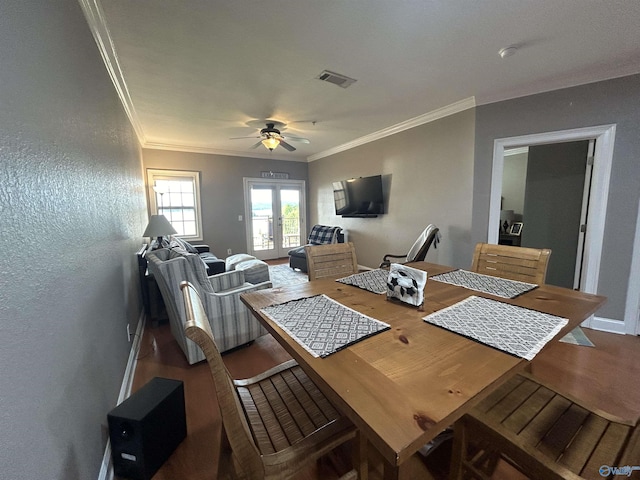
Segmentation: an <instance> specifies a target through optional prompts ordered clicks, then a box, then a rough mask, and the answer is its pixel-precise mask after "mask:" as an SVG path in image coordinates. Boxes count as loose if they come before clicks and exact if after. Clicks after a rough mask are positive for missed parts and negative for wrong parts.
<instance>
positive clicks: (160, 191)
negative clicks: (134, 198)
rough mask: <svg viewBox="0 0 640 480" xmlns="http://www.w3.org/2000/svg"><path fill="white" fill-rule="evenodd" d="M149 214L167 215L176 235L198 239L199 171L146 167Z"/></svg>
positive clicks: (199, 222) (199, 218)
mask: <svg viewBox="0 0 640 480" xmlns="http://www.w3.org/2000/svg"><path fill="white" fill-rule="evenodd" d="M147 182H148V186H149V205H150V209H151V213H152V214H154V215H155V214H157V215H164V216H165V217H167V219H168V220H169V222H171V225H173V228H175V229H176V231H177V232H178V235H179V236H180V237H183V238H184V239H186V240H202V216H201V213H200V174H199V172H189V171H180V170H152V169H148V170H147Z"/></svg>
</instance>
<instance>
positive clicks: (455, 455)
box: [449, 418, 467, 480]
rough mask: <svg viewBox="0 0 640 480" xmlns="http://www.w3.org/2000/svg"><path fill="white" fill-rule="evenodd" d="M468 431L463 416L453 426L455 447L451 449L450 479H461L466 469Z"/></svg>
mask: <svg viewBox="0 0 640 480" xmlns="http://www.w3.org/2000/svg"><path fill="white" fill-rule="evenodd" d="M466 436H467V432H466V429H465V428H464V419H463V418H461V419H460V420H458V421H457V422H456V423H455V425H454V426H453V447H452V450H451V467H450V469H449V480H461V479H462V478H463V476H462V473H463V471H464V468H463V463H464V461H465V456H466V453H467V452H466V450H467V445H466V443H467V441H466Z"/></svg>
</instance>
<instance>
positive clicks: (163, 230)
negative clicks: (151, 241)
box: [142, 215, 178, 248]
mask: <svg viewBox="0 0 640 480" xmlns="http://www.w3.org/2000/svg"><path fill="white" fill-rule="evenodd" d="M176 233H178V232H176V229H175V228H173V226H171V224H170V223H169V220H167V217H165V216H164V215H151V217H149V224H148V225H147V228H146V229H145V230H144V233H143V234H142V236H143V237H149V238H152V237H157V239H158V240H157V241H158V246H157V248H160V247H161V245H162V237H163V236H164V235H175V234H176Z"/></svg>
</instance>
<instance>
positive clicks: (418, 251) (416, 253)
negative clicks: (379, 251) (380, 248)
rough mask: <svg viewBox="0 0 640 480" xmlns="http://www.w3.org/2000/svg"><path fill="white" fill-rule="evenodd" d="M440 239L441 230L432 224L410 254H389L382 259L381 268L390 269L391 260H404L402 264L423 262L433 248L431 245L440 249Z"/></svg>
mask: <svg viewBox="0 0 640 480" xmlns="http://www.w3.org/2000/svg"><path fill="white" fill-rule="evenodd" d="M440 237H441V235H440V229H439V228H438V227H436V226H435V225H434V224H432V223H431V224H429V225H427V228H425V229H424V230H423V231H422V233H421V234H420V236H419V237H418V239H417V240H416V241H415V242H414V243H413V245H412V246H411V248H410V249H409V252H407V253H405V254H404V255H396V254H391V253H387V254H386V255H385V256H384V257H383V258H382V263H380V268H389V266H390V265H391V260H390V259H391V258H401V259H402V258H403V259H404V262H402V263H409V262H421V261H423V260H424V259H425V257H426V256H427V252H428V251H429V248H431V245H433V248H438V243H439V242H440ZM396 263H397V262H396Z"/></svg>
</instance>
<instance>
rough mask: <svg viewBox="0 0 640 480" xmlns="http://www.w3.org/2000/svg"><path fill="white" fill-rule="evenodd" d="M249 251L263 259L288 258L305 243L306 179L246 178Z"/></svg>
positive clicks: (246, 216)
mask: <svg viewBox="0 0 640 480" xmlns="http://www.w3.org/2000/svg"><path fill="white" fill-rule="evenodd" d="M244 198H245V218H246V219H247V221H246V222H245V225H246V236H247V252H248V253H249V254H251V255H253V256H255V257H256V258H259V259H261V260H270V259H275V258H283V257H286V256H287V254H288V252H289V250H291V249H292V248H295V247H298V246H300V245H302V244H303V243H302V242H303V238H302V237H303V235H304V232H305V231H306V229H305V221H304V212H305V211H306V210H305V208H306V207H305V182H304V181H302V180H263V179H252V178H245V179H244Z"/></svg>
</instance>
